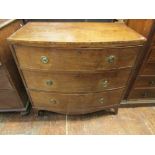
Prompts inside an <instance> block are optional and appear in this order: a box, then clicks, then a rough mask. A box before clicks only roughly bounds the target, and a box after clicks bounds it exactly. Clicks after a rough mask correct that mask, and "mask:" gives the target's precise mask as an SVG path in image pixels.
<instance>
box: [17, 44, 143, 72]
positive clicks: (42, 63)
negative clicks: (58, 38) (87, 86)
mask: <svg viewBox="0 0 155 155" xmlns="http://www.w3.org/2000/svg"><path fill="white" fill-rule="evenodd" d="M15 49H16V55H17V59H18V61H19V64H20V67H21V68H22V69H23V68H29V69H37V70H51V71H100V70H109V69H118V68H125V67H132V66H133V63H134V62H135V59H136V56H137V53H138V52H139V50H140V49H141V47H130V48H113V49H112V48H106V49H54V48H39V47H26V46H17V45H16V46H15Z"/></svg>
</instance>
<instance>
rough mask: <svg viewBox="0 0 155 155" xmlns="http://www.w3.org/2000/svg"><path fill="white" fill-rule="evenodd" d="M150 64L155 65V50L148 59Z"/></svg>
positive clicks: (152, 50)
mask: <svg viewBox="0 0 155 155" xmlns="http://www.w3.org/2000/svg"><path fill="white" fill-rule="evenodd" d="M148 62H154V63H155V49H151V51H150V56H149V58H148Z"/></svg>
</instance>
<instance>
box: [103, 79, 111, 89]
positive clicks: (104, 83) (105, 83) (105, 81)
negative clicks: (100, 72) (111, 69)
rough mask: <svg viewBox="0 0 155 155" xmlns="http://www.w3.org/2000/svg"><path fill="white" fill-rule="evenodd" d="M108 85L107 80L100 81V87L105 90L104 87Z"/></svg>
mask: <svg viewBox="0 0 155 155" xmlns="http://www.w3.org/2000/svg"><path fill="white" fill-rule="evenodd" d="M108 84H109V82H108V80H102V81H101V85H102V86H103V87H104V88H106V87H107V86H108Z"/></svg>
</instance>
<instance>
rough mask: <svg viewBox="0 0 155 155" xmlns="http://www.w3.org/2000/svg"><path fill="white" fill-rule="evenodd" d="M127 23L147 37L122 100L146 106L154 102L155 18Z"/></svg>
mask: <svg viewBox="0 0 155 155" xmlns="http://www.w3.org/2000/svg"><path fill="white" fill-rule="evenodd" d="M127 25H128V26H129V27H131V28H132V29H134V30H136V31H137V32H139V33H141V34H142V35H144V36H145V37H146V38H147V42H146V44H145V47H144V50H143V52H142V53H141V56H140V57H139V60H138V63H137V66H136V68H135V71H134V74H133V77H132V78H131V80H130V82H129V86H128V90H127V92H126V95H125V97H124V99H125V100H126V101H125V102H122V103H124V104H127V105H131V106H133V105H136V106H142V105H143V106H146V105H152V104H153V105H154V103H155V20H153V19H152V20H151V19H147V20H146V19H143V20H139V19H137V20H132V19H130V20H128V21H127Z"/></svg>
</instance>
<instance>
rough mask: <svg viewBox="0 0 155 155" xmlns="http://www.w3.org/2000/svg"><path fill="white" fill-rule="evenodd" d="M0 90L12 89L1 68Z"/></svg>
mask: <svg viewBox="0 0 155 155" xmlns="http://www.w3.org/2000/svg"><path fill="white" fill-rule="evenodd" d="M0 89H13V87H12V85H11V83H10V81H9V77H8V75H7V73H6V71H5V68H4V67H3V66H0Z"/></svg>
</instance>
